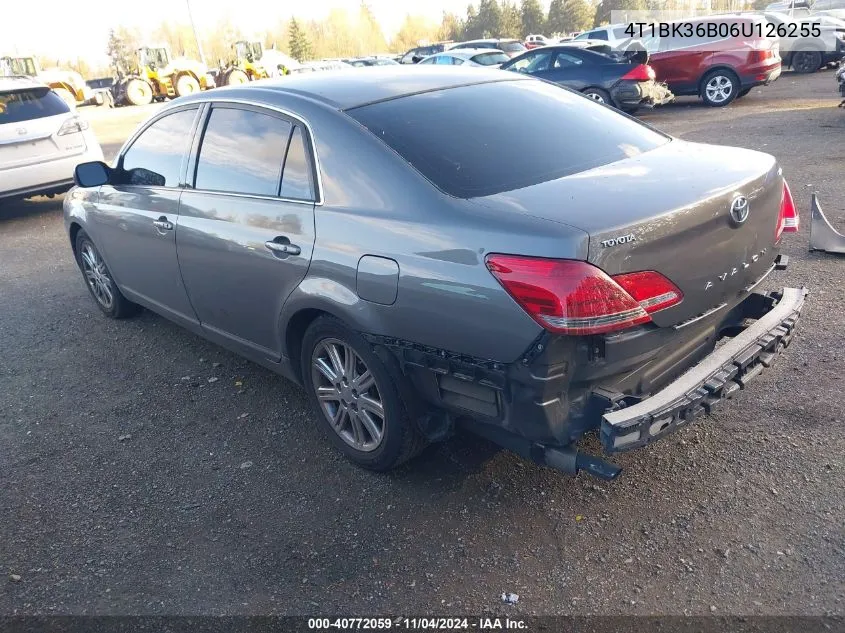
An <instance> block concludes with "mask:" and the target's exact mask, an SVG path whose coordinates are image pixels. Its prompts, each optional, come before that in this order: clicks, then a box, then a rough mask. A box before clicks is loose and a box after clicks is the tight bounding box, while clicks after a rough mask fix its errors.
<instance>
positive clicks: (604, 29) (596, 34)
mask: <svg viewBox="0 0 845 633" xmlns="http://www.w3.org/2000/svg"><path fill="white" fill-rule="evenodd" d="M627 29H628V25H627V24H611V25H609V26H600V27H598V28H595V29H593V30H592V31H587V32H585V33H581V35H579V36H578V37H576V38H575V39H574V40H572V41H574V42H577V41H579V40H601V41H603V42H604V43H606V44H608V45H609V46H610V47H611V48H616V47H617V46H618V45H619V44H621V43H622V42H624V41H625V40H629V39H631V36H630V35H628V34H627V33H626V32H625V31H626V30H627ZM635 34H636V32H635Z"/></svg>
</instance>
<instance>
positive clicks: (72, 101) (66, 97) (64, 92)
mask: <svg viewBox="0 0 845 633" xmlns="http://www.w3.org/2000/svg"><path fill="white" fill-rule="evenodd" d="M53 92H55V93H56V94H57V95H59V96H60V97H61V98H62V101H64V102H65V103H66V104H68V106H69V107H70V109H71V110H73V109H74V108H75V107H76V97H74V96H73V93H72V92H71V91H70V90H68V89H67V88H53Z"/></svg>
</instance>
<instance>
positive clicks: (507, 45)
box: [498, 42, 527, 53]
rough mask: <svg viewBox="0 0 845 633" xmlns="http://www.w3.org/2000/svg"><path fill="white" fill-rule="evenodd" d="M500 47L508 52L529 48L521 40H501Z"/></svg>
mask: <svg viewBox="0 0 845 633" xmlns="http://www.w3.org/2000/svg"><path fill="white" fill-rule="evenodd" d="M498 48H499V50H502V51H505V52H506V53H515V52H517V51H524V50H527V49H526V48H525V46H524V45H523V44H522V43H520V42H499V46H498Z"/></svg>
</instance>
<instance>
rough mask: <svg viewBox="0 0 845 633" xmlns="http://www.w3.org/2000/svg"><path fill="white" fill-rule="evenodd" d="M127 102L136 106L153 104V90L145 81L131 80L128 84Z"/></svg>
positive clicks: (126, 91)
mask: <svg viewBox="0 0 845 633" xmlns="http://www.w3.org/2000/svg"><path fill="white" fill-rule="evenodd" d="M125 94H126V101H127V102H129V103H130V104H131V105H134V106H141V105H148V104H150V103H152V102H153V89H152V88H151V87H150V84H148V83H147V82H146V81H144V80H143V79H130V80H129V81H128V82H127V84H126V90H125Z"/></svg>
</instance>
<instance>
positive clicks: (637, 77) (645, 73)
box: [622, 64, 656, 81]
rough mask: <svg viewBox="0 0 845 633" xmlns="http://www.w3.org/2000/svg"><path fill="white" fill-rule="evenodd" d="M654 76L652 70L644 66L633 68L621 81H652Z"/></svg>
mask: <svg viewBox="0 0 845 633" xmlns="http://www.w3.org/2000/svg"><path fill="white" fill-rule="evenodd" d="M655 77H656V75H655V74H654V68H652V67H651V66H648V65H646V64H640V65H639V66H635V67H634V68H632V69H631V70H629V71H628V72H627V73H625V74H624V75H623V76H622V79H629V80H631V81H652V80H654V78H655Z"/></svg>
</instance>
